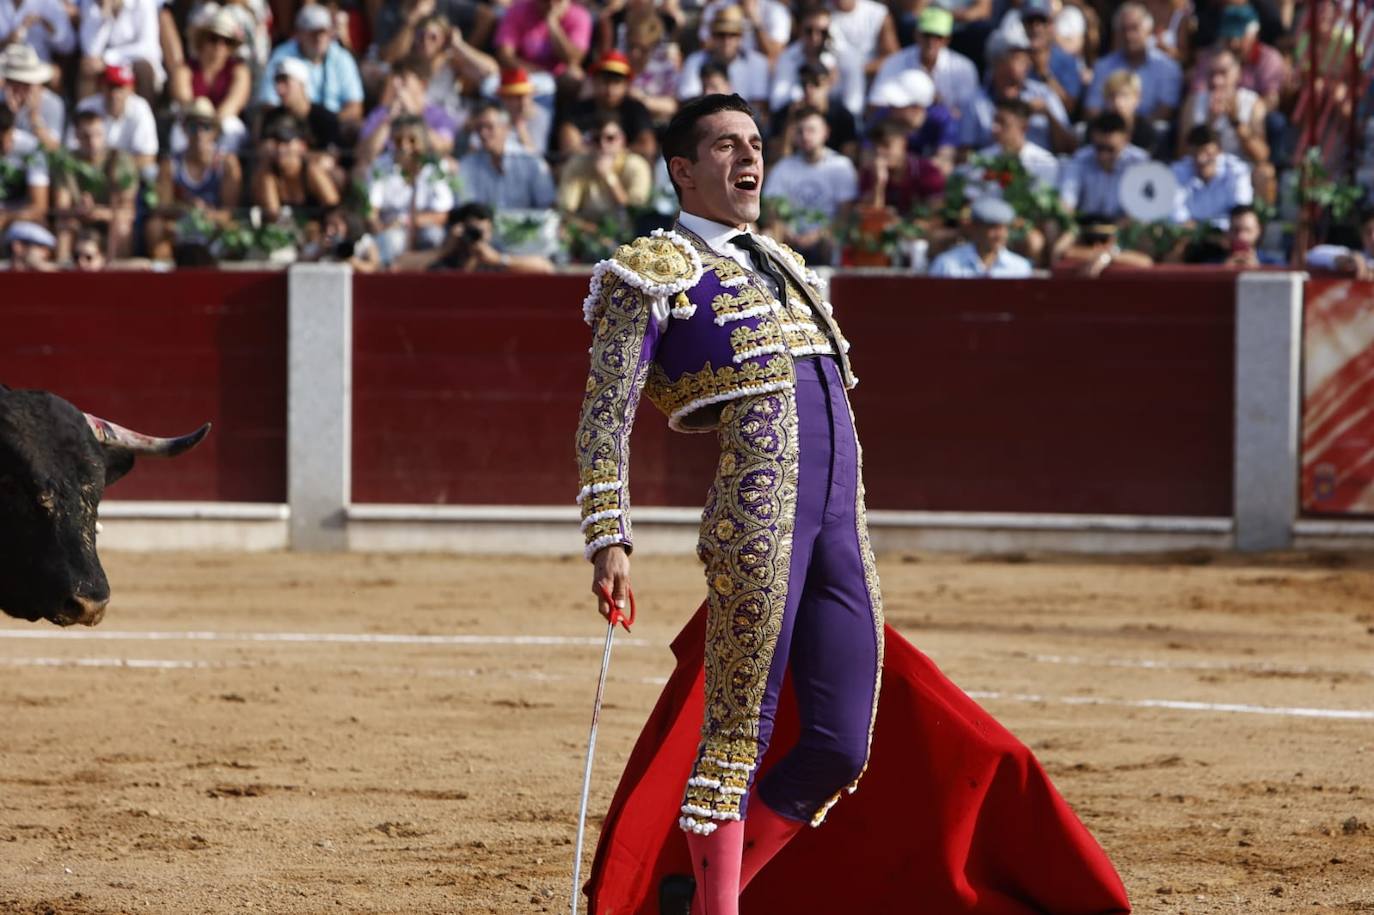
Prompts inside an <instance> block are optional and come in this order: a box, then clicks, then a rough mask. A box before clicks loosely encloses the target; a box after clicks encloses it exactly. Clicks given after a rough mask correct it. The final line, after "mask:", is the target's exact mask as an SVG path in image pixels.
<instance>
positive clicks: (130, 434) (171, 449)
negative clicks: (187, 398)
mask: <svg viewBox="0 0 1374 915" xmlns="http://www.w3.org/2000/svg"><path fill="white" fill-rule="evenodd" d="M85 415H86V423H87V425H89V426H90V427H91V431H92V432H94V433H95V440H96V441H98V442H100V444H101V445H104V446H105V447H107V448H123V449H125V450H126V451H129V452H131V453H133V454H147V455H152V456H154V457H176V456H177V455H178V454H182V453H184V452H187V451H190V450H191V449H192V448H194V447H196V445H198V444H200V440H201V439H203V438H205V436H206V435H207V434H208V433H209V431H210V424H209V423H206V424H205V425H203V426H201V427H200V428H199V429H197V430H196V431H195V432H192V433H191V434H190V435H178V436H175V437H174V438H158V437H156V436H153V435H144V434H143V433H142V432H134V431H133V430H132V429H125V428H124V427H123V426H120V425H117V424H115V423H112V422H110V421H109V420H108V419H101V418H100V417H99V416H92V415H91V414H89V413H87V414H85Z"/></svg>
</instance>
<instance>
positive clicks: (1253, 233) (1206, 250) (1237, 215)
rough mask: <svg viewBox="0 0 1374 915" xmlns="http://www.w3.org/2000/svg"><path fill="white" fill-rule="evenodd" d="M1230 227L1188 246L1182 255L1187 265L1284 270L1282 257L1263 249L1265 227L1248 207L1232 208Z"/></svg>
mask: <svg viewBox="0 0 1374 915" xmlns="http://www.w3.org/2000/svg"><path fill="white" fill-rule="evenodd" d="M1229 219H1230V225H1229V226H1228V227H1227V228H1226V231H1225V232H1222V231H1220V230H1217V231H1216V232H1214V233H1211V234H1209V235H1208V236H1206V237H1204V238H1202V239H1200V240H1198V241H1195V242H1193V243H1192V244H1190V245H1188V247H1187V249H1186V250H1185V251H1184V253H1183V262H1184V263H1187V264H1222V265H1225V266H1227V267H1249V268H1255V267H1281V266H1283V265H1284V259H1283V257H1282V256H1281V255H1279V254H1275V253H1273V252H1270V251H1265V250H1262V249H1261V248H1260V247H1259V243H1260V239H1261V238H1262V237H1263V235H1264V225H1263V224H1262V223H1261V222H1260V218H1259V214H1258V213H1256V212H1255V208H1254V207H1253V206H1250V205H1249V204H1240V205H1238V206H1235V207H1232V209H1231V212H1230V214H1229Z"/></svg>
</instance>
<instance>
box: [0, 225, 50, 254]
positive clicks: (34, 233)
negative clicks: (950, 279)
mask: <svg viewBox="0 0 1374 915" xmlns="http://www.w3.org/2000/svg"><path fill="white" fill-rule="evenodd" d="M5 241H22V242H26V243H28V244H30V245H41V246H42V247H44V248H48V249H52V248H56V247H57V239H56V238H54V237H53V234H52V233H51V232H49V231H48V230H47V229H45V228H43V227H42V226H40V225H39V224H38V223H36V222H29V221H28V220H26V219H21V220H19V221H18V222H12V223H10V228H9V231H8V232H6V233H5Z"/></svg>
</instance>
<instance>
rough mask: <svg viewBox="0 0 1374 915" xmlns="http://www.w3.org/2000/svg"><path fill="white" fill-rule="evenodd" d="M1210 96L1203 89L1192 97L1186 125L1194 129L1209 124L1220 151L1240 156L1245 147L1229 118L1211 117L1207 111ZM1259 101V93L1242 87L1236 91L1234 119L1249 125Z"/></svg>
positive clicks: (1224, 116) (1225, 116) (1209, 93)
mask: <svg viewBox="0 0 1374 915" xmlns="http://www.w3.org/2000/svg"><path fill="white" fill-rule="evenodd" d="M1211 95H1212V93H1211V92H1209V91H1208V90H1206V89H1204V90H1202V91H1201V92H1199V93H1197V94H1196V95H1194V96H1193V106H1192V110H1191V111H1190V112H1188V123H1189V124H1192V125H1193V126H1194V127H1196V126H1197V125H1199V124H1210V125H1211V126H1212V129H1213V130H1215V131H1216V132H1217V140H1218V142H1219V145H1220V146H1221V151H1222V152H1227V153H1231V154H1232V155H1237V156H1238V155H1241V154H1242V153H1243V152H1244V151H1245V147H1244V145H1243V144H1242V143H1241V142H1240V134H1238V133H1236V125H1235V124H1233V123H1231V118H1230V117H1228V116H1227V115H1224V114H1219V115H1217V116H1216V117H1212V114H1211V112H1210V111H1209V110H1208V109H1209V108H1210V107H1211V104H1212V102H1211ZM1259 100H1260V97H1259V93H1257V92H1255V91H1254V90H1253V89H1246V88H1245V87H1244V86H1240V87H1238V88H1237V89H1236V117H1237V118H1238V119H1239V120H1240V122H1241V123H1242V124H1249V123H1250V122H1251V121H1252V120H1253V119H1254V116H1255V104H1256V103H1257V102H1258V101H1259Z"/></svg>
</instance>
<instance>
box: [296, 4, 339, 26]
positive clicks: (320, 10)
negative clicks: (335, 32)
mask: <svg viewBox="0 0 1374 915" xmlns="http://www.w3.org/2000/svg"><path fill="white" fill-rule="evenodd" d="M333 25H334V17H332V16H331V15H329V10H328V9H326V8H325V7H324V6H322V5H321V4H319V3H311V4H310V5H308V6H303V7H301V10H300V12H299V13H297V14H296V28H297V29H298V30H299V31H302V32H318V31H319V30H320V29H328V28H331V27H333Z"/></svg>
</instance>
